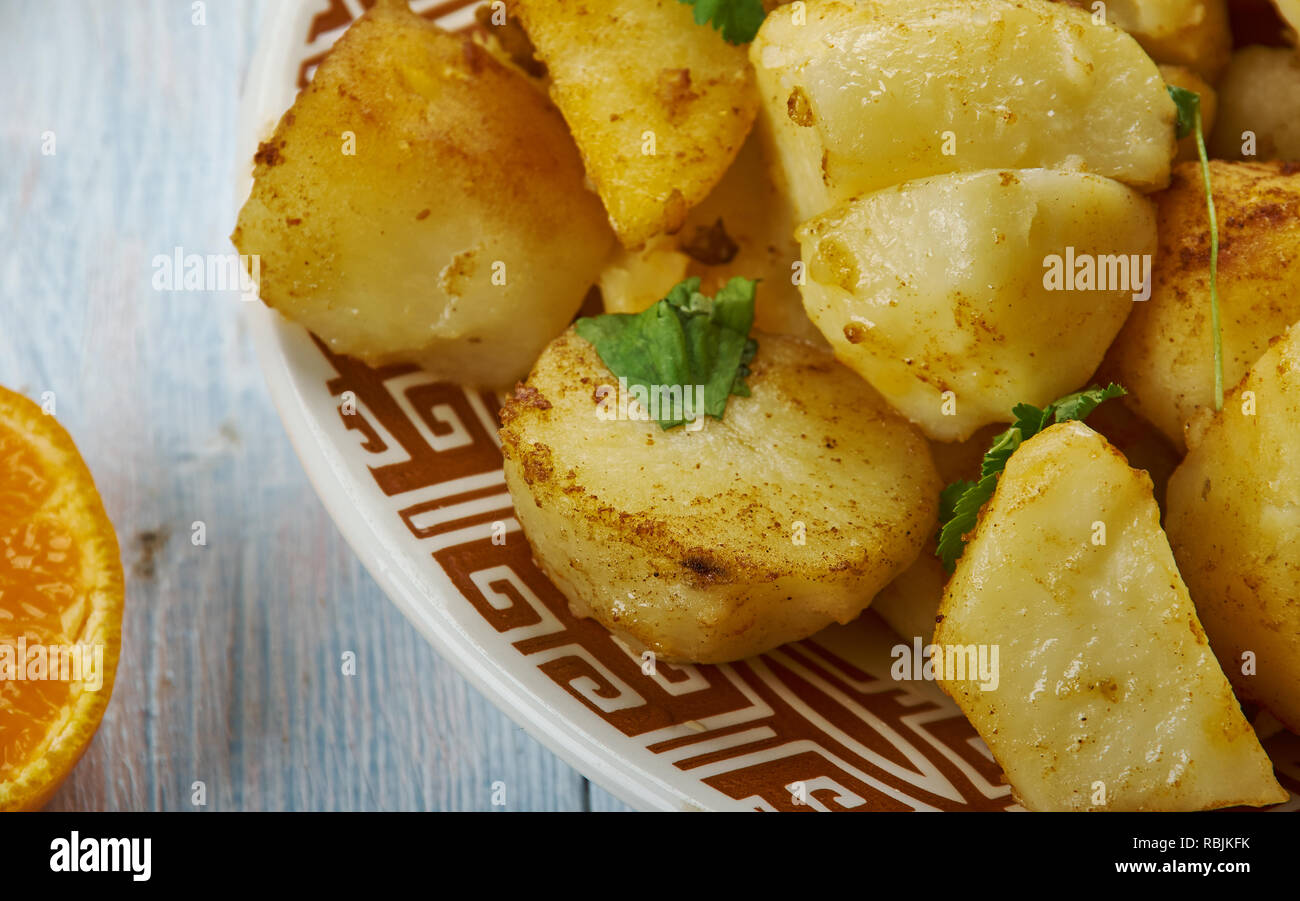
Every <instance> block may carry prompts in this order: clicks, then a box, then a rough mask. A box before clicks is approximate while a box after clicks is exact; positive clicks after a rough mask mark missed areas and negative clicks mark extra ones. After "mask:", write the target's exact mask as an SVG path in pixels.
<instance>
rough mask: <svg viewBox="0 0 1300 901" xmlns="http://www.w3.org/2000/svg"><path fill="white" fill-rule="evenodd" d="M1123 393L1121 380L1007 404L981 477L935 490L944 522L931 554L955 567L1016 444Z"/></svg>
mask: <svg viewBox="0 0 1300 901" xmlns="http://www.w3.org/2000/svg"><path fill="white" fill-rule="evenodd" d="M1127 393H1128V392H1127V391H1125V390H1124V389H1123V388H1121V387H1120V386H1119V385H1116V384H1114V383H1111V384H1109V385H1107V386H1106V387H1105V388H1099V387H1097V386H1095V385H1094V386H1093V387H1091V388H1087V389H1085V390H1083V391H1076V392H1075V393H1074V394H1067V395H1066V396H1065V397H1062V398H1061V399H1060V400H1056V401H1053V402H1052V403H1050V404H1048V405H1047V406H1046V407H1043V408H1042V409H1039V408H1038V407H1035V406H1034V405H1033V404H1016V406H1015V407H1013V408H1012V409H1011V414H1012V416H1014V417H1015V421H1014V422H1013V423H1012V424H1011V428H1009V429H1007V430H1006V431H1005V432H1002V433H1000V434H999V435H998V436H997V437H996V438H994V439H993V444H992V446H991V447H990V448H989V449H988V451H987V452H986V453H985V454H984V460H983V462H982V463H981V464H980V477H979V479H978V480H977V481H974V482H972V481H968V480H964V479H963V480H960V481H956V482H953V483H952V484H951V485H949V486H948V487H947V488H945V489H943V492H942V493H941V494H940V495H939V522H940V523H941V524H942V527H941V528H940V530H939V546H938V548H936V549H935V554H936V555H938V557H939V559H940V560H942V561H943V568H944V569H946V570H947V571H948V572H952V571H953V570H954V569H956V567H957V559H958V558H959V557H961V555H962V552H963V551H965V550H966V535H967V534H968V533H969V532H970V531H971V529H973V528H975V524H976V523H977V522H978V521H979V514H980V509H981V508H982V507H983V506H984V504H985V503H987V502H988V499H989V498H991V497H993V490H994V489H995V488H997V486H998V477H999V476H1001V475H1002V470H1004V469H1005V468H1006V466H1007V461H1008V460H1010V459H1011V455H1012V454H1013V453H1015V452H1016V448H1018V447H1020V445H1021V444H1023V443H1024V442H1026V441H1028V440H1029V439H1030V438H1032V437H1034V436H1035V435H1037V434H1038V433H1039V432H1041V431H1042V430H1043V429H1045V428H1047V427H1048V426H1049V425H1051V424H1052V423H1053V422H1066V421H1068V420H1071V419H1079V420H1082V419H1086V418H1087V416H1088V414H1089V413H1091V412H1092V411H1093V410H1095V409H1097V407H1098V406H1099V405H1100V404H1101V403H1102V402H1103V401H1107V400H1110V399H1111V398H1112V397H1121V396H1123V395H1125V394H1127Z"/></svg>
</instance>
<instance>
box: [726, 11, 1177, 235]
mask: <svg viewBox="0 0 1300 901" xmlns="http://www.w3.org/2000/svg"><path fill="white" fill-rule="evenodd" d="M749 55H750V60H751V61H752V62H753V63H754V68H755V70H756V71H757V73H758V85H759V92H760V94H761V95H762V97H763V112H762V119H763V122H764V126H763V127H764V130H765V131H766V132H768V136H769V139H770V140H772V141H774V143H775V146H776V148H777V150H778V151H779V157H780V166H781V169H782V171H783V176H784V180H785V182H786V184H787V185H788V189H789V191H790V193H791V196H792V198H793V200H794V203H795V212H796V218H797V219H798V220H799V221H802V220H804V219H808V218H811V217H812V216H815V215H817V214H818V213H821V212H823V211H824V210H826V209H828V208H830V207H831V206H833V205H834V204H836V203H839V202H841V201H844V200H847V199H849V198H851V197H854V196H856V195H858V194H862V193H864V192H868V191H875V190H879V189H881V188H884V187H887V186H889V185H894V184H898V183H899V182H904V181H909V180H911V179H915V178H923V177H925V176H929V175H936V174H939V173H942V172H956V171H969V170H974V169H988V168H993V167H1007V168H1012V167H1016V168H1029V167H1037V166H1050V167H1069V168H1077V169H1081V170H1083V171H1087V172H1093V173H1096V174H1099V175H1105V176H1109V177H1111V178H1116V179H1119V180H1120V181H1123V182H1126V183H1127V184H1130V185H1133V186H1134V187H1137V188H1139V189H1141V190H1155V189H1157V188H1161V187H1164V185H1165V184H1166V183H1167V182H1168V180H1169V161H1170V159H1171V158H1172V156H1173V153H1174V130H1173V124H1174V112H1175V111H1174V104H1173V101H1172V100H1170V99H1169V95H1168V94H1167V93H1166V91H1165V83H1164V79H1162V78H1161V77H1160V72H1159V71H1158V70H1157V69H1156V65H1155V63H1153V62H1152V61H1151V59H1150V57H1148V56H1147V54H1146V52H1145V51H1143V49H1142V48H1141V47H1140V46H1139V45H1138V43H1137V42H1136V41H1135V40H1133V38H1131V37H1130V36H1128V35H1127V34H1125V33H1124V32H1122V31H1120V30H1119V29H1118V28H1114V27H1112V26H1110V25H1094V24H1093V23H1092V20H1091V18H1090V17H1089V15H1088V14H1087V13H1085V12H1083V11H1082V10H1079V9H1075V8H1073V7H1070V6H1067V5H1066V4H1064V3H1050V2H1047V0H983V2H980V3H971V2H969V0H860V2H846V0H808V2H807V3H806V4H804V3H796V4H791V5H788V6H782V7H778V8H777V9H775V10H773V11H772V12H771V13H770V14H769V15H768V17H767V19H766V21H765V22H764V23H763V27H762V28H761V29H760V31H759V33H758V37H757V38H756V39H755V41H754V43H753V44H752V45H751V46H750V51H749Z"/></svg>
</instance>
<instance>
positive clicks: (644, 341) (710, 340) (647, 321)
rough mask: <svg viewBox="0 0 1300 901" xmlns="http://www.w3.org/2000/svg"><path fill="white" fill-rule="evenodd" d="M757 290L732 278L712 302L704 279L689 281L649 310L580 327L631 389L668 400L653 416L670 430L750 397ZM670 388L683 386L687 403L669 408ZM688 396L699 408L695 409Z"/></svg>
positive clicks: (590, 319) (584, 321)
mask: <svg viewBox="0 0 1300 901" xmlns="http://www.w3.org/2000/svg"><path fill="white" fill-rule="evenodd" d="M756 287H757V282H754V281H750V280H748V279H743V278H733V279H732V280H731V281H729V282H728V283H727V284H726V285H725V286H724V287H723V288H722V290H720V291H718V293H717V294H716V295H715V296H714V297H708V296H706V295H704V294H701V293H700V290H699V289H700V280H699V279H698V278H688V279H686V280H684V281H681V282H679V283H677V284H676V285H674V286H673V288H672V289H671V290H670V291H669V292H668V293H667V294H666V295H665V296H664V298H663V299H662V300H660V301H658V302H657V303H655V304H654V305H653V306H651V307H650V308H649V309H647V310H645V311H644V312H641V313H609V314H605V315H603V316H584V317H582V318H581V319H579V320H578V321H577V322H575V323H574V330H575V331H576V332H577V333H578V335H579V337H581V338H583V339H584V340H586V341H588V342H590V344H591V345H592V346H593V347H595V348H596V353H597V354H598V355H599V356H600V359H601V360H602V361H603V362H604V363H605V365H606V366H608V367H609V370H610V372H612V373H613V374H614V375H615V376H617V377H619V378H622V379H626V380H627V386H628V389H629V391H630V390H631V389H633V388H634V387H637V386H639V387H640V388H641V389H643V390H644V391H645V395H644V396H646V397H648V398H653V396H654V395H655V394H656V393H658V396H659V398H660V401H661V402H660V403H657V404H656V403H652V404H651V405H650V408H649V409H647V410H646V413H647V414H654V418H655V420H656V421H657V422H658V423H659V425H660V426H661V427H662V428H664V429H665V430H666V429H671V428H674V427H675V426H679V425H683V424H684V423H686V422H688V421H690V420H691V419H693V418H696V417H698V416H700V415H702V414H707V415H709V416H712V417H713V418H714V419H721V418H722V414H723V413H724V412H725V411H726V408H727V398H728V397H730V396H731V395H732V394H737V395H740V396H742V397H748V396H749V386H748V385H747V384H746V383H745V377H746V376H748V375H749V366H748V365H747V364H748V363H749V362H750V361H751V360H753V359H754V354H755V353H757V351H758V343H757V342H755V341H754V340H753V339H752V338H750V337H749V330H750V328H752V327H753V324H754V294H755V289H756ZM697 387H701V388H702V389H703V391H702V395H703V396H702V397H700V396H699V395H698V394H697V393H696V391H697ZM664 389H679V390H680V396H681V397H682V398H683V403H682V404H680V405H675V404H672V403H669V402H668V400H667V398H668V396H669V392H667V391H664ZM688 392H690V393H689V395H688ZM676 393H677V391H672V394H676ZM688 397H691V398H693V399H694V402H695V407H694V409H690V408H688V407H689V405H688V404H687V403H686V399H687V398H688Z"/></svg>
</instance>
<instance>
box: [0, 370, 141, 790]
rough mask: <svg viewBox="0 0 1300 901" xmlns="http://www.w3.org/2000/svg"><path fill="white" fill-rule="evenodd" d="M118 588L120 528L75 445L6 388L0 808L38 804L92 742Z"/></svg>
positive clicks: (107, 680) (106, 684)
mask: <svg viewBox="0 0 1300 901" xmlns="http://www.w3.org/2000/svg"><path fill="white" fill-rule="evenodd" d="M122 599H123V583H122V562H121V559H120V558H119V555H118V546H117V534H116V533H115V532H114V531H113V525H112V523H110V522H109V521H108V517H107V516H106V515H105V514H104V505H103V502H102V501H101V500H100V498H99V492H98V491H96V490H95V483H94V481H93V480H92V479H91V477H90V470H88V469H87V468H86V464H85V462H83V461H82V459H81V454H79V453H78V452H77V446H76V445H75V444H73V443H72V439H71V438H69V437H68V433H67V432H65V431H64V430H63V428H62V427H61V426H60V425H59V424H58V423H57V422H56V421H55V420H54V417H53V416H47V415H46V414H45V413H44V412H43V411H42V410H41V408H40V407H38V406H37V405H36V404H34V403H32V402H31V401H29V400H27V398H25V397H22V396H21V395H18V394H14V393H13V392H11V391H7V390H5V389H4V388H0V810H35V809H38V808H40V807H42V806H43V805H44V804H45V802H46V801H48V800H49V798H50V796H51V795H52V794H54V791H55V789H57V788H58V787H59V784H60V783H61V782H62V781H63V779H64V777H66V776H67V775H68V773H69V772H71V770H72V768H73V766H75V765H76V763H77V761H78V760H79V759H80V758H81V754H82V752H83V751H85V750H86V746H87V745H89V744H90V740H91V738H92V737H93V736H94V734H95V730H96V729H97V728H98V727H99V721H100V718H101V717H102V716H103V715H104V708H105V707H107V706H108V699H109V697H110V695H111V694H112V692H113V677H114V675H115V674H116V672H117V657H118V651H119V649H120V646H121V635H122Z"/></svg>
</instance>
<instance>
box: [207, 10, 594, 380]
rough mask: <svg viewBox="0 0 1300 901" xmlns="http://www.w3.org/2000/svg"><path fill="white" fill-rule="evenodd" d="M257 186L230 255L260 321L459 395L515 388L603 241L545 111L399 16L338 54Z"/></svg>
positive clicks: (273, 146) (496, 68) (392, 13)
mask: <svg viewBox="0 0 1300 901" xmlns="http://www.w3.org/2000/svg"><path fill="white" fill-rule="evenodd" d="M253 175H254V181H253V190H252V194H251V195H250V197H249V198H248V201H247V203H246V204H245V205H244V208H243V210H242V211H241V212H240V215H239V222H238V225H237V227H236V229H235V232H234V234H233V235H232V240H233V241H234V243H235V244H236V246H237V247H238V248H239V251H240V252H241V253H245V254H257V255H258V256H259V257H260V282H261V284H260V290H261V296H262V299H263V300H264V301H265V302H266V303H267V304H268V305H269V306H272V307H274V308H275V309H277V310H279V311H280V312H281V313H283V314H284V315H285V316H287V317H289V318H290V319H293V320H295V321H297V322H300V323H301V324H303V325H305V326H306V327H307V328H309V329H311V330H312V331H313V332H315V333H316V334H317V335H318V336H319V337H320V338H321V339H323V340H324V341H325V342H326V343H327V344H329V345H330V347H331V348H332V349H333V350H334V351H335V352H342V353H348V354H352V355H354V356H358V357H361V358H362V359H364V360H366V361H367V362H370V363H384V362H392V361H403V362H407V361H409V362H417V363H420V364H421V365H423V366H424V367H425V368H426V369H427V370H429V371H430V372H432V373H433V374H435V375H438V376H441V377H444V378H451V379H456V380H458V381H462V382H467V383H478V384H482V385H502V386H504V385H510V384H513V383H514V381H515V380H516V379H518V378H520V377H522V376H523V375H524V374H525V373H527V371H528V367H529V366H530V365H531V364H532V361H533V360H534V359H535V358H536V356H537V354H538V353H539V352H540V351H541V349H542V348H543V347H545V346H546V342H547V341H549V340H550V339H551V338H553V337H554V336H555V335H557V334H559V333H560V332H561V331H563V329H564V327H565V326H566V325H567V324H568V322H569V321H570V319H571V318H572V317H573V314H574V313H575V312H576V311H577V310H578V307H579V306H580V305H581V303H582V300H583V297H584V295H585V294H586V291H587V289H588V287H589V286H590V285H591V283H592V282H593V281H594V278H595V275H596V272H597V271H598V269H599V265H600V262H601V260H602V259H603V257H604V256H605V254H606V252H607V251H608V248H609V247H610V246H611V245H612V243H613V234H612V233H611V232H610V231H609V228H608V226H607V225H606V223H605V220H604V215H603V213H602V211H601V208H600V201H599V200H598V198H597V197H596V196H595V195H594V194H592V193H591V192H590V191H587V190H586V189H585V188H584V186H583V185H584V176H583V171H582V163H581V160H580V159H579V157H578V153H577V150H576V148H575V147H574V145H573V141H572V139H571V138H570V137H569V135H568V133H567V131H566V129H565V126H564V121H563V119H562V118H561V117H560V115H559V113H557V112H556V111H555V109H554V108H553V107H552V106H551V105H550V103H549V102H548V101H547V100H546V98H545V96H543V95H542V94H541V93H539V92H538V91H537V90H536V89H534V88H533V87H532V86H531V85H530V84H529V83H528V81H527V80H526V78H525V77H524V76H523V75H521V74H520V73H518V72H517V71H515V70H513V69H510V68H508V67H506V66H504V65H502V64H501V63H500V62H498V61H497V60H496V59H494V58H493V57H492V55H491V54H490V53H488V52H487V51H486V50H484V49H483V48H482V47H480V46H479V45H477V44H475V43H473V42H472V41H471V40H470V39H469V38H467V37H464V36H456V35H450V34H447V33H446V32H443V31H441V30H440V29H438V28H437V27H436V26H434V25H433V24H432V23H429V22H427V21H425V20H424V19H422V18H420V17H419V16H416V15H415V14H413V13H411V12H410V11H409V10H408V9H406V7H405V4H404V3H402V2H390V3H384V4H382V5H379V6H376V7H375V8H374V9H372V10H371V11H370V12H368V13H366V15H364V16H362V17H361V18H360V19H358V20H357V21H356V22H355V23H354V24H353V25H352V26H351V27H350V28H349V29H348V31H347V32H346V33H345V34H344V35H343V37H341V38H340V39H339V41H338V43H337V44H336V45H335V47H334V49H333V50H332V51H331V52H330V54H329V56H328V57H326V59H325V61H324V62H323V63H321V65H320V67H319V69H318V70H317V71H316V74H315V77H314V78H313V79H312V82H311V84H310V85H308V86H307V87H306V88H305V89H304V90H303V91H302V93H301V94H299V96H298V98H297V100H296V101H295V102H294V104H293V106H292V107H291V108H290V109H289V111H288V112H286V113H285V114H284V117H283V118H282V119H281V120H280V123H279V125H278V126H277V128H276V130H275V133H274V134H273V135H272V136H271V137H270V138H269V139H268V140H267V141H266V142H265V143H263V144H262V147H261V149H260V150H259V152H258V155H257V157H256V159H255V167H254V173H253Z"/></svg>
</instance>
